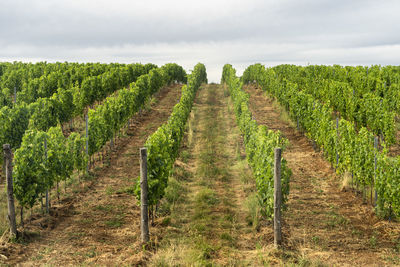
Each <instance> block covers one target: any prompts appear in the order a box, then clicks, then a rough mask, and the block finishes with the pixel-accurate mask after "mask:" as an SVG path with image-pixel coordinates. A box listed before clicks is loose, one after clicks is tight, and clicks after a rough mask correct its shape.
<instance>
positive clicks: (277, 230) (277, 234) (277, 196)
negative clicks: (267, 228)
mask: <svg viewBox="0 0 400 267" xmlns="http://www.w3.org/2000/svg"><path fill="white" fill-rule="evenodd" d="M281 156H282V149H281V148H280V147H277V148H275V166H274V246H275V247H280V246H281V245H282V229H281V205H282V190H281Z"/></svg>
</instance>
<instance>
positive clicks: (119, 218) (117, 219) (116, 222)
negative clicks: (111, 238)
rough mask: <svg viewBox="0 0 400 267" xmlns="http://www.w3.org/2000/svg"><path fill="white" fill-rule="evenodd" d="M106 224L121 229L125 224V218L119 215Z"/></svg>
mask: <svg viewBox="0 0 400 267" xmlns="http://www.w3.org/2000/svg"><path fill="white" fill-rule="evenodd" d="M104 224H105V225H106V226H108V227H110V228H118V227H121V226H122V225H123V224H124V216H123V215H117V216H116V217H114V218H112V219H111V220H108V221H106V222H105V223H104Z"/></svg>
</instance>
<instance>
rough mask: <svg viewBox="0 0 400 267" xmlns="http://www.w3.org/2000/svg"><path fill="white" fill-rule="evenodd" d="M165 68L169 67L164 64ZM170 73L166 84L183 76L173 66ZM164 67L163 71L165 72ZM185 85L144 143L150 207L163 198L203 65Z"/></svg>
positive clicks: (201, 79)
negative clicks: (170, 110)
mask: <svg viewBox="0 0 400 267" xmlns="http://www.w3.org/2000/svg"><path fill="white" fill-rule="evenodd" d="M167 65H168V64H167ZM168 67H172V68H173V69H172V71H171V70H169V71H166V72H165V73H174V75H175V74H178V77H176V78H173V79H171V78H167V79H164V81H166V82H169V81H173V80H176V79H177V78H182V77H183V76H182V73H181V72H180V71H177V70H176V66H175V65H168ZM168 69H169V68H167V69H166V70H168ZM187 79H188V85H187V86H183V87H182V95H181V99H180V101H179V103H178V104H176V105H175V106H174V108H173V110H172V113H171V115H170V117H169V118H168V122H167V123H166V124H163V125H162V126H161V127H159V128H158V129H157V130H156V131H155V132H154V133H153V134H152V135H151V136H149V138H148V139H147V141H146V143H145V147H146V148H147V151H148V156H147V174H148V186H149V204H150V205H155V204H157V203H158V201H159V200H160V199H161V198H162V197H163V196H164V194H165V188H166V187H167V185H168V178H169V176H170V174H171V171H172V167H173V164H174V162H175V159H176V157H177V155H178V150H179V147H180V143H181V141H182V138H183V134H184V130H185V125H186V121H187V119H188V117H189V114H190V111H191V109H192V105H193V101H194V98H195V95H196V92H197V90H198V88H199V87H200V85H201V83H203V82H206V81H207V74H206V68H205V66H204V65H203V64H200V63H199V64H197V65H196V66H195V68H194V70H193V72H192V74H190V75H189V76H188V78H187ZM136 196H137V198H138V199H140V182H138V183H137V187H136Z"/></svg>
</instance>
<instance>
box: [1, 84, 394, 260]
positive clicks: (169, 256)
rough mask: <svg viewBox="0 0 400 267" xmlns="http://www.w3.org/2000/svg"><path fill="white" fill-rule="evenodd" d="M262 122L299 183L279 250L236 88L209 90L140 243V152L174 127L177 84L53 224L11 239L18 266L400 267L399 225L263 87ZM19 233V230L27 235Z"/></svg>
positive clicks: (57, 207)
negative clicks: (161, 130) (166, 126)
mask: <svg viewBox="0 0 400 267" xmlns="http://www.w3.org/2000/svg"><path fill="white" fill-rule="evenodd" d="M245 90H246V91H247V92H248V93H249V94H250V109H251V111H252V112H253V117H254V119H255V120H256V121H257V122H258V123H259V124H264V125H266V126H267V127H268V128H269V129H273V130H280V131H281V132H282V134H283V136H284V137H286V138H287V139H288V140H289V142H290V145H289V146H288V148H287V149H286V150H285V151H284V153H283V157H284V158H285V159H286V160H287V162H288V167H289V168H291V170H292V172H293V176H292V179H291V182H290V195H289V200H288V203H287V209H286V210H285V211H284V212H283V218H284V219H283V220H284V221H283V238H284V244H283V247H282V249H275V248H274V247H273V232H272V224H271V221H270V220H267V219H265V218H262V217H261V215H260V213H259V210H260V209H259V202H258V201H257V198H256V193H255V190H256V188H255V182H254V179H253V176H252V172H251V170H250V168H249V166H248V164H247V161H246V153H245V150H244V146H243V139H242V136H241V135H240V131H239V129H238V127H237V124H236V120H235V115H234V111H233V106H232V103H231V100H230V96H229V93H228V91H227V88H226V87H225V86H223V85H215V84H211V85H203V86H201V88H200V89H199V91H198V94H197V97H196V99H195V104H194V106H193V110H192V113H191V115H190V118H189V121H188V124H187V129H186V134H185V138H184V141H183V144H182V147H181V150H180V153H179V157H178V159H177V161H176V162H175V166H174V171H173V175H172V176H171V177H170V179H169V185H168V188H167V190H166V194H165V197H164V199H163V200H162V201H161V203H160V205H159V206H158V209H157V216H156V218H155V219H154V222H153V223H152V224H151V227H150V233H151V243H150V244H149V245H148V246H142V244H141V242H140V225H139V223H140V213H139V212H140V209H139V207H138V205H137V201H136V199H135V196H134V195H133V188H134V185H135V183H136V178H137V176H138V175H139V158H138V155H139V148H140V147H142V146H143V144H144V142H145V140H146V138H147V137H148V136H149V135H150V134H151V133H153V132H154V131H155V130H156V129H157V128H158V127H159V126H160V125H161V124H162V123H164V122H166V121H167V119H168V116H169V114H170V113H171V110H172V107H173V105H174V104H175V103H177V101H178V100H179V96H180V87H179V86H173V87H168V88H165V89H163V90H162V91H161V93H160V94H159V95H157V96H156V97H155V98H154V99H153V101H152V104H151V106H150V107H148V108H147V109H146V110H145V111H143V112H142V113H141V114H138V115H136V116H135V117H134V118H133V123H132V124H131V126H130V127H129V129H128V130H127V133H126V134H122V136H121V137H120V138H119V139H118V140H117V142H116V143H115V144H114V151H113V152H112V153H111V158H110V160H106V161H105V162H104V163H101V162H97V163H96V165H95V166H96V167H95V168H94V169H93V170H92V172H93V174H92V175H91V176H90V177H89V178H86V179H85V180H84V181H82V183H80V184H79V185H75V186H71V187H70V188H68V191H67V193H63V195H62V198H61V202H60V203H58V202H57V201H56V200H53V206H52V210H51V213H50V215H48V216H43V215H41V214H40V212H39V210H36V211H35V212H34V214H33V216H32V217H31V219H30V220H28V221H27V222H26V225H25V228H24V229H23V230H24V233H25V235H24V238H23V240H22V241H20V242H19V243H18V242H11V243H9V242H6V243H5V242H4V241H3V245H2V246H1V247H0V260H1V261H2V262H3V263H4V264H10V265H17V264H19V265H23V266H31V265H36V266H39V265H47V266H65V265H73V266H76V265H78V266H80V265H100V266H120V265H122V266H270V265H279V266H335V265H336V266H396V265H400V258H399V254H400V226H399V223H396V222H393V221H390V222H389V221H386V220H382V219H379V218H378V217H377V216H375V214H374V211H373V207H372V206H371V205H370V204H368V203H363V200H362V197H361V196H360V195H358V194H357V193H356V192H354V191H353V190H351V188H349V187H348V186H346V185H343V182H342V179H341V177H338V176H337V175H336V174H335V171H334V169H333V168H332V167H331V166H330V165H329V163H328V162H327V161H326V160H324V157H323V153H322V152H320V151H316V150H314V147H313V145H312V143H311V142H310V140H308V139H307V138H306V137H305V136H304V133H302V132H301V129H300V130H298V129H296V125H295V124H294V123H293V122H291V121H290V119H289V118H288V116H287V114H286V113H285V111H284V110H283V109H282V108H281V107H280V106H279V104H277V103H276V102H275V101H274V100H273V99H271V98H269V97H268V96H266V95H265V94H264V93H263V92H262V91H261V90H260V89H257V88H256V87H255V86H248V87H246V89H245ZM20 230H22V228H20Z"/></svg>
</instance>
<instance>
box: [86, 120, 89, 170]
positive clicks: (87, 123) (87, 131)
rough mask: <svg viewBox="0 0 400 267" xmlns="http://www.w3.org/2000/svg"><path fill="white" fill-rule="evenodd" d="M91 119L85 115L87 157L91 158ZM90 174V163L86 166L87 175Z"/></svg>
mask: <svg viewBox="0 0 400 267" xmlns="http://www.w3.org/2000/svg"><path fill="white" fill-rule="evenodd" d="M88 121H89V119H88V114H87V113H86V115H85V122H86V156H87V157H88V156H89V122H88ZM88 173H89V161H88V163H87V165H86V174H88Z"/></svg>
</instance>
